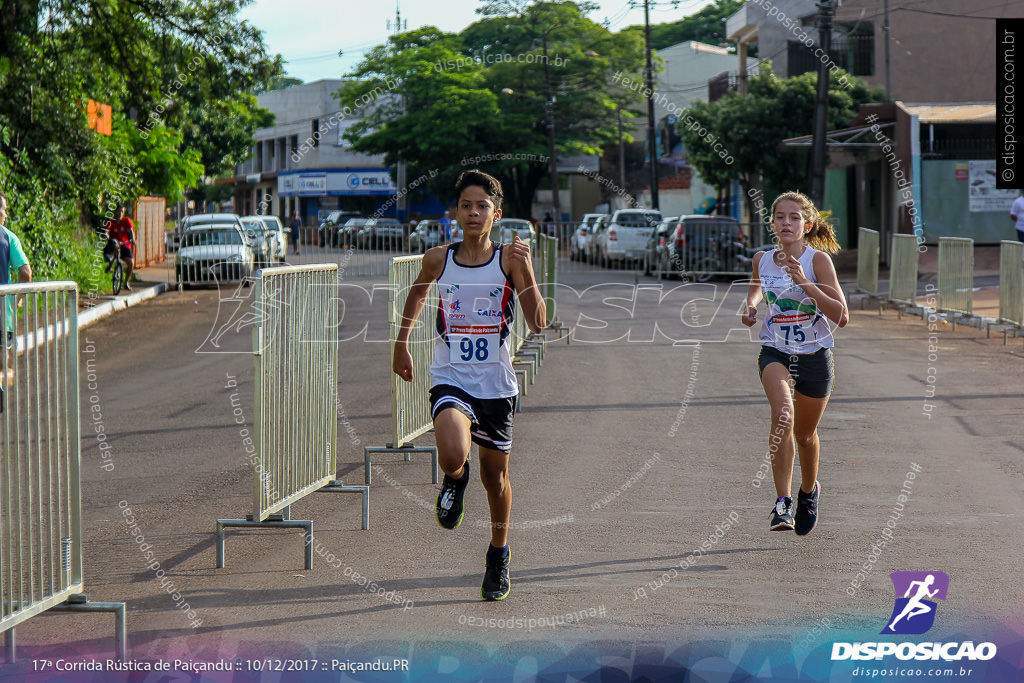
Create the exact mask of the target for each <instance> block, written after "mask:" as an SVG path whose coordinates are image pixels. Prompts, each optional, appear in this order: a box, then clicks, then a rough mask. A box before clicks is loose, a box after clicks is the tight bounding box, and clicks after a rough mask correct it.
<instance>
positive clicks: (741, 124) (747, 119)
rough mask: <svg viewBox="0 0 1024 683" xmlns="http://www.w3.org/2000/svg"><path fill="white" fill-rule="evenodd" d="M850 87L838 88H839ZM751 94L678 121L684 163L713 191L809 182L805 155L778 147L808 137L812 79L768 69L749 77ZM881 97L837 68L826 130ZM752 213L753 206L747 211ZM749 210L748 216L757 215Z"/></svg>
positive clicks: (705, 106)
mask: <svg viewBox="0 0 1024 683" xmlns="http://www.w3.org/2000/svg"><path fill="white" fill-rule="evenodd" d="M844 81H845V83H848V84H849V87H843V83H844ZM749 86H750V88H749V94H748V95H740V94H739V93H736V92H730V93H728V94H727V95H726V96H725V97H723V98H722V99H720V100H717V101H715V102H711V103H708V102H698V103H696V104H694V105H693V106H692V107H690V108H689V109H687V110H686V111H685V112H683V115H682V116H681V117H680V121H679V123H678V124H677V127H678V130H679V135H680V137H682V140H683V144H684V145H685V147H686V150H687V160H688V162H689V163H690V165H691V166H693V167H694V168H696V169H697V171H698V172H699V173H700V175H701V177H702V178H704V180H705V181H706V182H708V183H709V184H711V185H713V186H715V187H716V188H718V189H724V188H726V187H728V185H729V183H730V182H731V181H732V180H733V179H738V180H739V181H740V183H741V184H742V185H743V187H744V190H745V191H744V195H745V196H747V197H748V201H749V195H748V193H747V192H746V190H747V189H749V188H761V187H762V183H763V186H764V188H765V195H766V196H767V195H770V194H772V192H780V191H785V190H789V189H800V188H806V187H807V185H808V182H807V181H808V172H807V165H808V155H807V153H806V152H804V151H791V150H784V149H780V144H781V143H782V141H783V140H785V139H787V138H793V137H799V136H801V135H809V134H810V133H811V132H812V130H813V125H814V100H815V93H816V90H817V74H814V73H806V74H802V75H800V76H794V77H793V78H788V79H780V78H778V77H777V76H775V74H773V73H772V72H771V69H770V68H769V67H768V66H767V65H763V66H762V67H761V70H760V73H759V74H758V75H757V76H754V77H752V78H751V79H750V80H749ZM884 100H885V95H884V93H883V92H882V91H881V90H880V89H878V88H873V87H871V86H868V85H867V84H866V83H864V82H863V81H861V80H859V79H857V78H855V77H853V76H850V75H848V74H846V73H845V72H844V71H841V70H840V71H837V72H835V73H833V74H831V78H830V79H829V97H828V122H827V126H828V129H829V130H833V129H836V128H842V127H844V126H845V125H846V124H847V123H848V122H849V121H850V119H852V118H853V117H854V116H855V115H856V113H857V111H858V109H859V108H860V105H862V104H866V103H869V102H883V101H884ZM751 208H752V207H751ZM754 213H755V212H754V211H753V210H752V211H751V215H754Z"/></svg>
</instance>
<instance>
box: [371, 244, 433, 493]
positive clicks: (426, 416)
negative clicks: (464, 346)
mask: <svg viewBox="0 0 1024 683" xmlns="http://www.w3.org/2000/svg"><path fill="white" fill-rule="evenodd" d="M422 264H423V256H402V257H399V258H394V259H392V260H391V265H390V267H389V268H388V288H389V294H388V323H389V328H390V330H391V335H390V339H391V346H390V349H391V355H389V356H388V365H389V367H390V363H391V358H392V357H393V355H394V350H395V339H396V338H397V337H398V330H399V329H400V328H401V324H402V311H403V308H404V306H405V300H406V298H407V297H408V296H409V291H410V288H411V287H412V283H413V282H415V280H416V277H417V276H418V275H419V273H420V267H421V265H422ZM436 291H437V288H436V286H435V285H431V287H430V290H429V291H428V292H427V296H426V305H425V306H424V307H423V311H422V313H420V318H419V320H418V321H417V324H416V325H415V326H414V327H413V328H412V330H411V332H410V335H409V343H408V347H409V353H410V354H411V355H412V360H413V367H414V368H415V372H414V373H413V381H412V382H406V381H405V380H404V379H402V378H401V377H399V376H398V375H396V374H395V373H393V372H390V371H389V372H388V374H389V376H390V378H391V441H390V442H389V443H388V444H387V445H385V446H382V447H378V446H366V447H364V448H363V463H364V467H365V474H364V480H365V481H366V484H367V485H369V484H370V483H371V481H372V476H371V474H370V470H371V460H372V458H373V456H374V455H375V454H381V453H402V454H403V455H405V459H406V460H409V459H410V457H411V455H412V454H413V453H427V454H429V455H431V460H432V463H433V465H432V467H433V469H432V474H431V479H432V481H433V483H435V484H436V483H437V482H438V478H439V476H440V466H439V465H438V462H437V449H436V448H434V447H432V446H415V445H414V444H413V440H414V439H415V438H417V437H419V436H422V435H423V434H426V433H427V432H429V431H430V430H431V429H433V426H434V425H433V420H432V419H431V417H430V364H431V363H432V362H433V361H434V330H433V324H434V316H435V315H436V314H437V308H436V302H435V299H436Z"/></svg>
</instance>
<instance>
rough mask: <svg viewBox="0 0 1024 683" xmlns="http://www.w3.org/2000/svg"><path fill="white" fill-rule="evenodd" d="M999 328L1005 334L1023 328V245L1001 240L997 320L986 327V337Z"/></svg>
mask: <svg viewBox="0 0 1024 683" xmlns="http://www.w3.org/2000/svg"><path fill="white" fill-rule="evenodd" d="M995 326H999V327H1000V328H1002V331H1003V343H1004V344H1005V343H1006V332H1007V331H1008V330H1011V329H1018V330H1019V329H1020V328H1021V327H1024V243H1021V242H1015V241H1011V240H1003V241H1002V242H1000V243H999V320H998V321H997V322H995V323H989V324H988V325H986V332H985V334H986V335H989V334H991V332H992V328H993V327H995Z"/></svg>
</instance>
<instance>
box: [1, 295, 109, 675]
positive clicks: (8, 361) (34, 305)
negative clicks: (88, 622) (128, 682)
mask: <svg viewBox="0 0 1024 683" xmlns="http://www.w3.org/2000/svg"><path fill="white" fill-rule="evenodd" d="M0 349H2V352H0V356H2V359H0V369H2V376H0V440H2V443H3V452H2V453H0V475H2V476H0V631H2V632H3V633H4V636H5V641H6V652H7V660H8V662H11V661H14V659H15V655H16V651H15V638H14V627H15V626H17V625H18V624H20V623H22V622H24V621H25V620H27V619H29V618H30V617H32V616H35V615H37V614H39V613H41V612H45V611H47V610H50V609H53V610H70V611H104V612H113V613H114V614H115V619H116V636H117V645H118V656H119V657H120V658H121V659H124V656H125V649H126V646H125V606H124V603H123V602H117V603H101V602H91V603H90V602H89V601H88V598H87V596H85V595H84V594H82V592H81V591H82V588H83V580H82V482H81V472H80V460H81V439H80V432H79V400H78V390H79V387H78V385H79V376H78V286H77V285H76V284H75V283H74V282H40V283H30V284H17V285H3V286H0Z"/></svg>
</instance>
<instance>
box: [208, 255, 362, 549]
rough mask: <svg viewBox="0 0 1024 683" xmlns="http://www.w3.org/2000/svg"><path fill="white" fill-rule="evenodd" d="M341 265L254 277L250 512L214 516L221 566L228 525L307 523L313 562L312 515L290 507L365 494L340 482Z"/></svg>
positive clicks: (280, 269)
mask: <svg viewBox="0 0 1024 683" xmlns="http://www.w3.org/2000/svg"><path fill="white" fill-rule="evenodd" d="M337 288H338V265H337V264H321V265H309V266H281V267H277V268H266V269H263V270H261V271H259V273H258V276H257V278H256V283H255V314H256V318H257V320H256V325H255V327H254V328H253V356H254V361H255V378H256V381H255V387H256V396H255V420H254V425H253V433H254V437H255V438H254V439H253V441H254V444H255V449H256V452H255V455H254V458H253V470H254V472H253V475H254V476H253V511H252V514H251V515H249V516H248V517H247V518H246V519H244V520H227V519H220V520H217V566H218V567H219V568H220V567H223V566H224V528H225V527H232V526H234V527H249V526H266V527H273V528H282V527H297V528H303V529H305V530H306V531H307V532H308V533H307V543H306V568H307V569H310V568H311V566H312V543H311V542H309V539H311V538H312V524H313V523H312V521H309V520H292V519H291V518H290V515H289V512H290V506H291V505H292V504H293V503H295V502H296V501H298V500H300V499H302V498H303V497H305V496H307V495H308V494H310V493H313V492H315V491H350V492H355V493H361V494H363V528H364V529H365V528H367V526H368V514H369V489H367V488H366V487H365V486H344V485H343V484H341V482H339V481H337V480H336V479H335V477H336V476H337V471H338V466H337V453H336V444H337V429H338V417H337V410H338V337H339V335H338V325H339V319H338V296H337Z"/></svg>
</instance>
